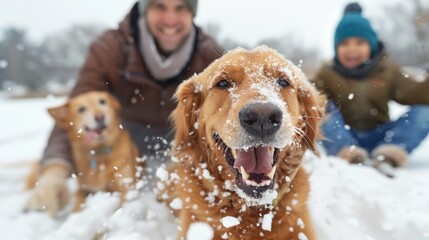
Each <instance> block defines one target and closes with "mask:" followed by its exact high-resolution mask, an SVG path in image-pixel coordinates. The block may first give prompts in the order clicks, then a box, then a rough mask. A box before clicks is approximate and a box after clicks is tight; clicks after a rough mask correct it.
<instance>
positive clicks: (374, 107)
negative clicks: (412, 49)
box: [313, 59, 429, 131]
mask: <svg viewBox="0 0 429 240" xmlns="http://www.w3.org/2000/svg"><path fill="white" fill-rule="evenodd" d="M313 80H314V82H315V85H316V87H317V88H318V89H319V91H320V92H321V93H324V94H325V95H326V96H327V98H328V99H329V100H332V101H333V102H334V103H335V104H336V105H337V107H338V108H339V111H340V112H341V114H342V115H343V118H344V121H345V122H346V124H348V125H349V126H350V127H351V128H354V129H356V130H362V131H366V130H370V129H373V128H375V127H377V126H378V125H380V124H383V123H386V122H388V121H389V120H390V117H389V107H388V102H389V100H394V101H396V102H398V103H400V104H403V105H413V104H429V79H428V78H427V79H426V80H425V81H423V82H417V81H415V80H414V79H413V78H412V77H411V76H409V75H407V74H405V73H404V72H403V71H402V70H401V67H400V66H398V65H396V64H393V63H392V62H390V61H388V60H386V59H383V60H381V62H379V63H378V64H377V65H375V66H374V68H373V69H372V70H371V71H370V72H369V73H368V74H367V76H366V77H365V78H362V79H353V78H349V77H345V76H343V75H341V74H340V73H338V72H337V71H336V70H335V69H334V68H333V67H332V63H331V64H328V65H325V66H323V67H322V68H321V70H320V71H319V73H317V75H316V77H315V78H314V79H313Z"/></svg>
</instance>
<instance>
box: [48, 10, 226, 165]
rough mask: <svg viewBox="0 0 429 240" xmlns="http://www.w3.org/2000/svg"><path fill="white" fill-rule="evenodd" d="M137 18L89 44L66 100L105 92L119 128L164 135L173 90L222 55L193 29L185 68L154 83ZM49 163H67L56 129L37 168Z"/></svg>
mask: <svg viewBox="0 0 429 240" xmlns="http://www.w3.org/2000/svg"><path fill="white" fill-rule="evenodd" d="M138 18H139V11H138V7H137V4H136V5H134V7H133V8H132V10H131V12H130V13H129V14H128V15H127V16H126V18H125V19H124V20H123V21H122V22H121V23H120V24H119V28H118V29H116V30H108V31H106V32H105V33H104V34H103V35H102V36H100V37H99V38H98V39H96V40H95V41H94V42H93V43H92V44H91V46H90V48H89V53H88V55H87V58H86V61H85V63H84V65H83V67H82V69H81V71H80V73H79V76H78V80H77V83H76V86H75V87H74V89H73V90H72V91H71V94H70V97H73V96H76V95H78V94H81V93H84V92H88V91H93V90H104V91H109V92H111V93H112V94H113V95H114V96H116V97H117V98H118V99H119V101H120V103H121V105H122V109H121V117H122V120H123V121H124V122H126V123H131V125H132V126H136V125H138V126H140V128H146V129H151V130H152V131H154V132H160V133H166V132H167V131H168V130H170V126H169V123H168V117H169V115H170V113H171V112H172V110H173V109H174V107H175V106H176V104H175V102H174V101H173V100H172V96H173V94H174V92H175V90H176V88H177V86H178V85H179V84H180V83H181V82H182V81H183V80H186V79H187V78H189V77H191V76H192V75H193V74H195V73H199V72H201V71H202V70H203V69H204V68H205V67H206V66H208V65H209V64H210V63H211V62H212V61H214V60H215V59H216V58H218V57H219V56H220V55H221V54H222V52H223V49H222V48H221V47H219V46H218V44H217V43H216V42H215V41H214V40H213V39H212V38H211V37H209V36H207V35H205V34H204V33H203V32H202V31H201V29H199V28H197V27H196V29H197V34H196V41H195V46H194V50H193V51H194V52H193V55H192V57H191V59H190V61H189V63H188V65H187V66H186V67H185V68H184V69H183V70H182V72H181V73H180V74H179V75H178V76H176V77H174V78H172V79H169V80H166V81H163V82H159V81H156V80H155V79H153V77H152V76H151V74H150V72H149V71H148V70H147V68H146V67H145V63H144V61H143V58H142V56H141V54H140V49H139V44H138V43H139V30H138V27H137V20H138ZM55 160H60V161H62V160H66V161H67V162H70V163H72V159H71V154H70V144H69V142H68V138H67V135H66V132H65V131H63V130H62V129H60V128H59V127H58V126H55V127H54V129H53V131H52V133H51V136H50V138H49V141H48V144H47V147H46V149H45V152H44V156H43V160H42V164H46V163H47V162H50V161H55Z"/></svg>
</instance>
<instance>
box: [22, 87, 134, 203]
mask: <svg viewBox="0 0 429 240" xmlns="http://www.w3.org/2000/svg"><path fill="white" fill-rule="evenodd" d="M119 107H120V105H119V102H118V101H117V100H116V99H115V98H114V97H112V96H111V95H110V94H109V93H107V92H101V91H93V92H88V93H84V94H80V95H78V96H76V97H74V98H72V99H70V100H69V101H68V102H67V103H66V104H64V105H62V106H60V107H56V108H50V109H48V112H49V114H50V115H51V116H52V117H53V118H54V119H55V122H56V123H57V124H58V125H59V126H60V127H62V128H64V129H65V130H67V133H68V137H69V139H70V143H71V149H72V154H73V159H74V165H75V171H76V177H77V181H78V190H77V193H76V201H75V205H74V211H78V210H79V209H80V207H81V204H82V203H83V202H84V200H85V198H86V196H87V195H88V193H93V192H96V191H108V192H119V193H121V200H124V198H125V194H126V193H127V191H128V190H129V189H130V188H131V187H132V186H134V183H135V182H136V176H138V175H139V173H138V172H137V170H138V169H141V168H138V165H141V164H140V163H138V162H137V160H138V156H139V155H138V154H139V152H138V149H137V147H136V146H135V144H134V143H133V141H132V140H131V137H130V135H129V134H128V132H127V131H125V130H124V129H122V126H121V123H120V119H119ZM48 167H49V165H48ZM41 191H42V192H43V190H41ZM39 195H40V194H39ZM40 198H41V197H40V196H37V194H33V196H31V197H30V199H29V202H28V204H27V205H28V209H34V208H38V206H39V205H40V204H41V203H40V201H41V200H40Z"/></svg>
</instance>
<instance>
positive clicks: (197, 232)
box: [186, 222, 214, 240]
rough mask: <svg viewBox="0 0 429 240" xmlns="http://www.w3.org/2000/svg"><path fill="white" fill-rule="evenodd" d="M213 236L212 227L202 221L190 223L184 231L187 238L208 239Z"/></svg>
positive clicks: (191, 239)
mask: <svg viewBox="0 0 429 240" xmlns="http://www.w3.org/2000/svg"><path fill="white" fill-rule="evenodd" d="M213 236H214V233H213V228H212V227H210V225H208V224H207V223H203V222H194V223H192V224H191V225H190V226H189V230H188V232H187V233H186V239H187V240H206V239H207V240H210V239H213Z"/></svg>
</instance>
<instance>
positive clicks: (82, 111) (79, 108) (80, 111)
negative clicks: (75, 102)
mask: <svg viewBox="0 0 429 240" xmlns="http://www.w3.org/2000/svg"><path fill="white" fill-rule="evenodd" d="M77 111H78V112H79V113H84V112H85V111H86V107H84V106H79V107H78V108H77Z"/></svg>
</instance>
